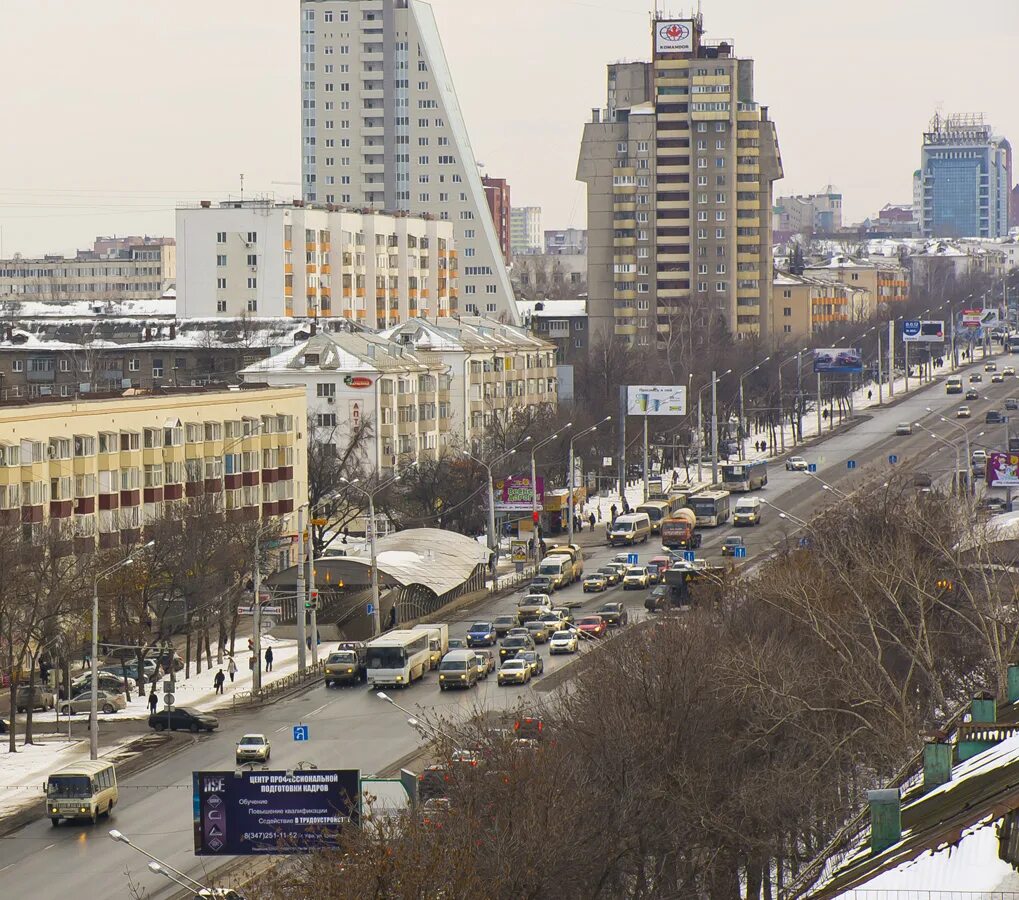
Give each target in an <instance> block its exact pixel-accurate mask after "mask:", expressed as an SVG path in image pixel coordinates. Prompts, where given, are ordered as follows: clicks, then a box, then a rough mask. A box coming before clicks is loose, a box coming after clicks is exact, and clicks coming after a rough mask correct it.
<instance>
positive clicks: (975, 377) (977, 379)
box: [969, 372, 984, 384]
mask: <svg viewBox="0 0 1019 900" xmlns="http://www.w3.org/2000/svg"><path fill="white" fill-rule="evenodd" d="M983 380H984V376H983V375H981V374H980V373H979V372H974V373H973V374H972V375H970V377H969V383H970V384H980V383H981V382H983Z"/></svg>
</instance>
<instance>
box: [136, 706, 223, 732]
mask: <svg viewBox="0 0 1019 900" xmlns="http://www.w3.org/2000/svg"><path fill="white" fill-rule="evenodd" d="M149 728H152V729H154V730H155V731H164V730H166V729H167V728H169V729H170V731H191V732H198V731H215V730H216V729H217V728H219V719H217V718H216V717H215V716H210V715H209V714H208V713H203V712H198V710H196V709H190V708H189V707H187V706H175V707H174V708H173V709H171V710H163V711H162V712H157V713H153V714H152V715H151V716H149Z"/></svg>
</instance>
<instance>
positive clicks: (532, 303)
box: [517, 300, 589, 365]
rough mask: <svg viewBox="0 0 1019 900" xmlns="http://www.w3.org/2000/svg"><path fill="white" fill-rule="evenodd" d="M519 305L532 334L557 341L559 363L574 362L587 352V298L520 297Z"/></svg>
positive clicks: (545, 339)
mask: <svg viewBox="0 0 1019 900" xmlns="http://www.w3.org/2000/svg"><path fill="white" fill-rule="evenodd" d="M517 309H518V310H519V311H520V319H521V321H522V322H523V323H524V325H525V326H527V327H528V328H530V330H531V333H532V334H534V335H535V336H536V337H539V338H541V339H542V340H543V341H549V342H551V343H553V344H555V347H556V362H557V363H558V364H559V365H572V364H573V363H575V362H577V360H579V359H583V358H584V357H586V356H587V349H588V330H589V329H588V327H587V301H586V300H518V301H517Z"/></svg>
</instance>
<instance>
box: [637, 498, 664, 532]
mask: <svg viewBox="0 0 1019 900" xmlns="http://www.w3.org/2000/svg"><path fill="white" fill-rule="evenodd" d="M634 512H639V513H647V516H648V518H649V519H650V520H651V533H652V534H661V532H662V522H663V521H665V520H666V519H667V518H668V517H669V513H670V512H671V509H670V506H669V501H668V500H645V501H644V502H643V503H641V505H640V506H638V507H637V508H636V509H635V510H634Z"/></svg>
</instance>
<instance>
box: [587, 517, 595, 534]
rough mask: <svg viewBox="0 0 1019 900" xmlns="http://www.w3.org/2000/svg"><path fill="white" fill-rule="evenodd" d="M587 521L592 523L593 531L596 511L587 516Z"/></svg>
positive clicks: (592, 529)
mask: <svg viewBox="0 0 1019 900" xmlns="http://www.w3.org/2000/svg"><path fill="white" fill-rule="evenodd" d="M587 521H588V522H590V523H591V531H594V513H591V514H590V515H589V516H588V517H587Z"/></svg>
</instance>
